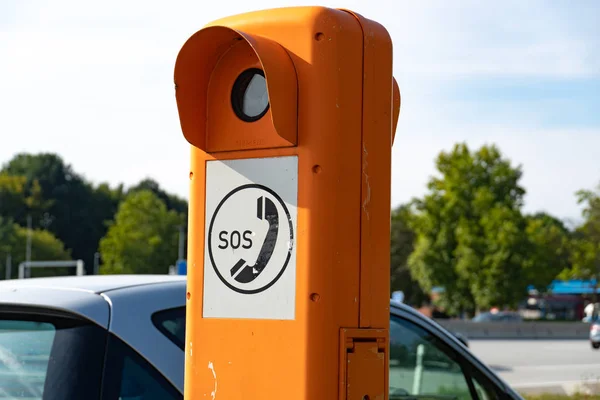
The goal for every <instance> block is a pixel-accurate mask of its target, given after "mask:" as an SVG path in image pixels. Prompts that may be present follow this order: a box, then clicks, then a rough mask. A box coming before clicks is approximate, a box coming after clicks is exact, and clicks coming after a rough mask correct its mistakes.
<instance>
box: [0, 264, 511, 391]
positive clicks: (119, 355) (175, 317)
mask: <svg viewBox="0 0 600 400" xmlns="http://www.w3.org/2000/svg"><path fill="white" fill-rule="evenodd" d="M185 294H186V277H185V276H177V275H175V276H173V275H111V276H82V277H54V278H32V279H19V280H7V281H0V388H2V390H3V391H4V392H3V393H4V394H6V395H7V396H8V398H11V397H19V398H22V397H27V398H37V399H42V398H43V399H44V400H55V399H56V400H58V399H61V400H65V399H67V400H68V399H83V398H85V399H89V400H94V399H98V400H117V399H136V400H154V399H161V400H170V399H178V400H180V399H183V383H184V374H183V373H184V367H185V356H184V354H185V349H184V347H185V346H184V343H185V302H186V300H185V297H186V296H185ZM417 370H419V372H418V373H417V372H416V371H417ZM457 382H459V384H458V386H457ZM460 382H463V383H464V385H463V387H461V386H460ZM448 383H452V385H453V388H458V389H456V390H459V389H460V390H461V391H462V392H461V393H451V394H454V395H457V396H458V395H461V396H462V395H466V396H467V397H469V396H470V395H472V394H473V393H474V392H477V393H478V396H476V397H473V396H471V397H472V398H474V399H477V400H500V399H515V400H522V398H521V397H520V396H519V395H518V394H517V393H516V392H514V391H513V390H512V389H511V388H510V387H509V385H507V384H506V383H505V382H503V381H502V380H501V379H500V378H499V377H498V376H497V375H495V374H494V373H493V372H492V371H491V369H490V368H488V367H487V366H486V365H485V364H484V363H483V362H481V361H480V360H479V359H477V358H476V357H475V356H474V355H473V354H472V353H471V352H470V351H469V349H468V348H467V347H466V346H465V345H464V344H463V343H462V342H461V341H460V340H459V339H458V338H457V337H456V336H454V335H452V334H450V333H449V332H448V331H446V330H445V329H444V328H443V327H442V326H440V325H439V324H437V323H436V322H435V321H433V320H431V319H430V318H427V317H425V316H423V315H422V314H420V313H418V312H417V311H416V310H414V309H412V308H411V307H409V306H407V305H404V304H395V303H394V302H391V304H390V380H389V384H390V399H396V398H406V395H407V394H408V395H410V396H411V399H412V398H414V397H415V396H418V395H427V396H431V395H436V394H437V395H440V394H444V395H448V394H449V393H448V392H447V390H448V386H447V385H446V384H448ZM444 390H445V392H444ZM453 390H454V389H453ZM427 396H425V397H427Z"/></svg>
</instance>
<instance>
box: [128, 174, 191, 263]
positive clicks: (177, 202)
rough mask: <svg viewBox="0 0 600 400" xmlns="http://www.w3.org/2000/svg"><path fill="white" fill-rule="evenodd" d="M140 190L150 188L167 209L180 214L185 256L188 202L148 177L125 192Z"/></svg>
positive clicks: (184, 255) (184, 254) (185, 256)
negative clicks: (168, 191)
mask: <svg viewBox="0 0 600 400" xmlns="http://www.w3.org/2000/svg"><path fill="white" fill-rule="evenodd" d="M140 190H150V191H151V192H152V193H154V194H155V195H156V197H158V198H159V199H161V200H162V201H163V202H164V203H165V205H166V206H167V210H173V211H175V212H177V213H179V214H181V215H182V224H181V227H180V229H182V230H183V232H184V241H183V258H184V259H185V258H187V235H186V234H185V233H187V222H188V202H187V201H186V200H185V199H182V198H180V197H178V196H175V195H173V194H169V193H167V192H166V191H164V190H163V189H162V188H161V187H160V185H159V184H158V182H156V181H155V180H153V179H150V178H146V179H144V180H142V181H141V182H140V183H138V184H137V185H135V186H133V187H131V188H130V189H129V190H128V191H127V193H128V194H129V193H133V192H136V191H140Z"/></svg>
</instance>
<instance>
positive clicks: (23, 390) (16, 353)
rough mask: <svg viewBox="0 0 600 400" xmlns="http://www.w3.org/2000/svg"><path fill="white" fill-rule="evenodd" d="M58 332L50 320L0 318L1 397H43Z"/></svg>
mask: <svg viewBox="0 0 600 400" xmlns="http://www.w3.org/2000/svg"><path fill="white" fill-rule="evenodd" d="M55 334H56V329H55V327H54V325H52V324H51V323H48V322H36V321H18V320H2V321H0V388H2V391H1V392H0V397H7V398H17V397H25V398H29V399H41V398H42V396H43V394H44V382H45V381H46V371H47V370H48V363H49V360H50V351H51V350H52V343H53V342H54V336H55Z"/></svg>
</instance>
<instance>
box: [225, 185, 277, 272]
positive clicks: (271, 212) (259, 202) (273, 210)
mask: <svg viewBox="0 0 600 400" xmlns="http://www.w3.org/2000/svg"><path fill="white" fill-rule="evenodd" d="M263 203H264V204H263ZM263 205H264V210H263ZM256 217H257V218H258V219H260V220H266V221H267V222H268V223H269V230H268V231H267V235H266V236H265V241H264V242H263V245H262V247H261V249H260V252H259V253H258V257H257V258H256V263H255V264H254V265H246V266H244V265H245V264H246V260H244V259H243V258H240V260H239V261H238V262H237V263H236V264H235V265H234V266H233V268H231V270H230V272H231V276H232V277H233V279H235V280H236V281H238V282H240V283H248V282H252V281H253V280H254V279H256V277H257V276H258V275H260V273H261V272H262V271H263V270H264V269H265V267H266V266H267V263H268V262H269V260H270V259H271V256H272V255H273V250H274V249H275V244H276V243H277V233H278V232H279V213H278V211H277V207H276V206H275V203H273V202H272V201H271V200H270V199H268V198H267V197H264V196H261V197H259V198H258V199H256ZM242 267H243V269H242V270H241V271H240V272H239V273H238V274H237V275H236V273H237V272H238V271H239V270H240V268H242Z"/></svg>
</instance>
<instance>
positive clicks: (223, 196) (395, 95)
mask: <svg viewBox="0 0 600 400" xmlns="http://www.w3.org/2000/svg"><path fill="white" fill-rule="evenodd" d="M253 76H254V77H253ZM260 76H264V78H265V79H266V91H267V92H268V107H266V109H265V110H264V111H263V113H260V111H261V110H258V111H257V110H254V112H255V114H256V113H259V114H261V115H257V116H256V117H253V115H255V114H252V115H247V117H243V115H242V117H240V110H241V111H244V110H245V111H248V112H251V111H252V109H251V108H248V109H246V108H245V106H244V105H240V104H241V103H239V102H236V101H237V100H236V99H238V98H240V99H241V100H240V101H241V102H242V103H243V101H247V102H248V104H250V103H251V105H253V106H256V105H257V104H258V105H260V104H263V105H264V104H265V103H264V101H265V98H266V97H265V96H262V97H261V96H260V93H259V94H258V95H256V96H255V97H254V98H253V100H252V99H251V98H249V97H246V98H245V99H246V100H244V96H243V93H242V92H239V90H238V89H239V87H240V86H238V85H239V84H240V82H241V83H244V82H245V83H246V84H250V85H252V84H255V83H256V84H257V85H258V86H257V87H259V86H260V82H261V80H260ZM236 82H237V83H236ZM263 82H264V81H263ZM175 87H176V100H177V107H178V112H179V118H180V122H181V127H182V131H183V134H184V136H185V138H186V139H187V140H188V141H189V143H190V144H191V145H192V147H191V171H190V181H191V182H190V212H189V227H190V228H189V239H188V243H189V249H188V294H187V298H188V301H187V331H186V366H185V368H186V371H185V398H186V400H192V399H193V400H196V399H206V398H210V399H218V398H223V399H228V400H233V399H244V400H252V399H286V400H296V399H298V400H300V399H303V400H304V399H311V400H318V399H334V398H335V399H341V400H344V399H349V400H355V399H357V400H359V399H360V400H362V399H367V398H368V399H386V398H387V397H388V363H387V360H388V327H389V298H390V294H389V246H390V244H389V234H390V181H391V176H390V173H391V147H392V142H393V140H394V131H395V127H396V123H397V120H398V116H399V108H400V92H399V89H398V85H397V83H396V81H395V80H394V78H393V76H392V43H391V39H390V37H389V35H388V33H387V31H386V30H385V29H384V28H383V27H382V26H381V25H380V24H378V23H376V22H374V21H371V20H368V19H366V18H364V17H362V16H360V15H358V14H356V13H354V12H351V11H347V10H336V9H329V8H323V7H293V8H280V9H271V10H265V11H258V12H252V13H246V14H242V15H236V16H233V17H229V18H225V19H222V20H218V21H214V22H212V23H210V24H209V25H207V26H206V27H205V28H204V29H202V30H200V31H198V32H197V33H195V34H194V35H192V37H190V38H189V39H188V41H187V42H186V43H185V44H184V46H183V47H182V49H181V51H180V53H179V55H178V57H177V61H176V65H175ZM241 87H242V88H243V87H245V86H243V85H242V86H241ZM253 90H254V89H252V90H250V91H249V92H248V93H249V94H250V95H251V94H252V92H253ZM232 93H233V94H232ZM236 96H237V97H236ZM249 99H250V100H249ZM249 110H250V111H249ZM365 396H367V397H365Z"/></svg>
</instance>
